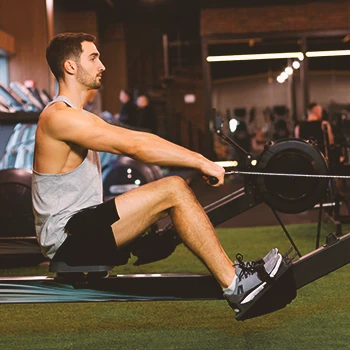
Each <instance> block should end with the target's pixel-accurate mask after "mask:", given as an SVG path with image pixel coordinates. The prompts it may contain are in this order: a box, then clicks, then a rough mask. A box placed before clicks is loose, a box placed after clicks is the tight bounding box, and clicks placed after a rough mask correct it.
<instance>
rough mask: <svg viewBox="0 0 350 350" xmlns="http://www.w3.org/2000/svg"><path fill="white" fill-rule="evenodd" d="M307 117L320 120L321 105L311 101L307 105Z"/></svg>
mask: <svg viewBox="0 0 350 350" xmlns="http://www.w3.org/2000/svg"><path fill="white" fill-rule="evenodd" d="M307 111H308V115H309V117H312V118H313V119H316V120H322V106H321V105H320V104H318V103H316V102H311V103H309V105H308V106H307Z"/></svg>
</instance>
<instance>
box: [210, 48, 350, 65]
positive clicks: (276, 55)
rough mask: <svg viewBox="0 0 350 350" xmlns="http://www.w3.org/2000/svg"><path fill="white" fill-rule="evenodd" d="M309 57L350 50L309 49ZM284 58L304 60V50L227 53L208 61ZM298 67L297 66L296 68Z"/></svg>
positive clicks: (339, 54) (346, 52)
mask: <svg viewBox="0 0 350 350" xmlns="http://www.w3.org/2000/svg"><path fill="white" fill-rule="evenodd" d="M305 55H306V56H307V57H331V56H350V50H336V51H308V52H306V54H305ZM282 58H297V59H298V60H299V61H303V59H304V55H303V53H302V52H281V53H263V54H252V55H225V56H208V57H207V61H208V62H227V61H251V60H273V59H282ZM296 69H297V68H296Z"/></svg>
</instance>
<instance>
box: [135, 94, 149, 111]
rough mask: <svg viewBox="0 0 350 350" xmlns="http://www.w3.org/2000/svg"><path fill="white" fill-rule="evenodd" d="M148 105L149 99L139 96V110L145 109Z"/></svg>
mask: <svg viewBox="0 0 350 350" xmlns="http://www.w3.org/2000/svg"><path fill="white" fill-rule="evenodd" d="M147 105H148V101H147V98H146V97H145V96H139V97H138V98H137V106H138V107H139V108H145V107H146V106H147Z"/></svg>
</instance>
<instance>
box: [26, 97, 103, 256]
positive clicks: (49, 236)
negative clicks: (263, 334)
mask: <svg viewBox="0 0 350 350" xmlns="http://www.w3.org/2000/svg"><path fill="white" fill-rule="evenodd" d="M56 102H65V103H66V104H67V105H68V106H70V107H72V108H75V107H74V105H73V104H72V103H71V102H70V101H69V100H68V99H67V98H66V97H64V96H58V97H57V98H55V99H54V100H53V101H51V102H50V103H49V104H48V105H47V106H46V108H47V107H49V106H50V105H52V104H53V103H56ZM52 156H53V157H54V156H55V155H54V154H53V155H52ZM102 198H103V190H102V175H101V165H100V158H99V154H98V152H95V151H92V150H88V153H87V155H86V157H85V159H84V161H83V162H82V163H81V164H80V165H79V166H78V167H77V168H75V169H74V170H72V171H70V172H69V173H66V174H40V173H38V172H36V171H34V170H33V176H32V201H33V211H34V217H35V229H36V234H37V239H38V242H39V244H40V246H41V250H42V253H43V254H44V255H45V256H46V257H48V258H49V259H52V258H53V256H54V255H55V253H56V251H57V249H58V248H59V247H60V245H61V244H62V243H63V242H64V240H65V239H66V237H67V234H66V233H65V232H64V226H65V225H66V223H67V221H68V220H69V218H70V217H71V216H72V215H73V214H75V213H76V212H78V211H79V210H81V209H83V208H86V207H89V206H93V205H97V204H100V203H102Z"/></svg>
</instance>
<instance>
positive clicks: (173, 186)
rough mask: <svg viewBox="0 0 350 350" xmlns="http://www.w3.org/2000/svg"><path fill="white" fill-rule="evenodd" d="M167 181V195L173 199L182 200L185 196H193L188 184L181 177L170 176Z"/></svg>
mask: <svg viewBox="0 0 350 350" xmlns="http://www.w3.org/2000/svg"><path fill="white" fill-rule="evenodd" d="M165 179H166V182H167V183H166V188H167V193H168V195H170V196H171V197H172V198H174V199H175V198H182V197H183V196H192V195H193V193H192V190H191V189H190V188H189V186H188V184H187V182H186V181H185V180H184V179H183V178H182V177H180V176H169V177H168V178H165Z"/></svg>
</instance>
